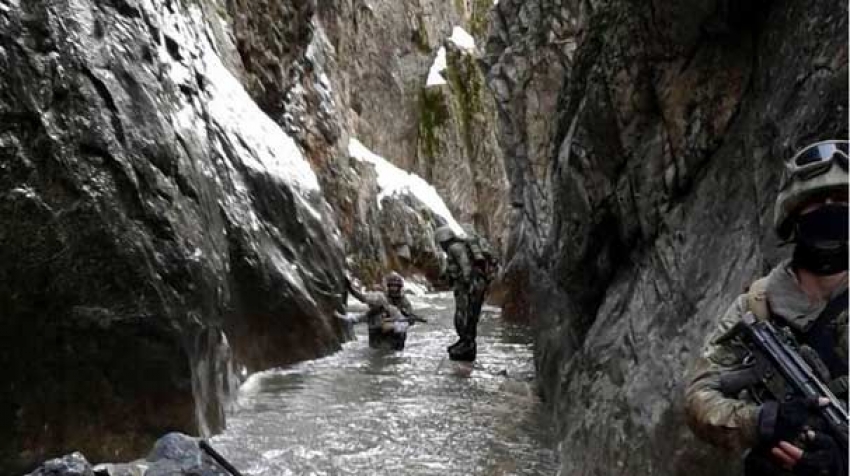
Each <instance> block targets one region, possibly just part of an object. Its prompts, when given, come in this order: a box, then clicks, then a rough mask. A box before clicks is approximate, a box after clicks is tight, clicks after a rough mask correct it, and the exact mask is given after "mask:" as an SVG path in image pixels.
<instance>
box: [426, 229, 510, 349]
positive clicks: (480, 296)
mask: <svg viewBox="0 0 850 476" xmlns="http://www.w3.org/2000/svg"><path fill="white" fill-rule="evenodd" d="M435 239H436V241H437V243H439V245H440V247H441V248H442V249H443V251H445V252H446V255H447V262H446V269H445V270H444V271H443V273H442V275H443V279H445V280H446V281H447V282H448V283H449V284H450V285H451V286H452V288H453V289H454V298H455V317H454V324H455V331H456V332H457V336H458V340H457V342H455V343H454V344H452V345H450V346H449V347H448V349H447V350H448V352H449V358H451V359H452V360H463V361H470V362H471V361H474V360H475V356H476V344H475V338H476V335H477V330H478V318H479V316H480V315H481V306H482V305H483V304H484V297H485V295H486V293H487V288H488V286H489V284H490V281H492V280H493V278H494V277H495V275H496V273H497V272H498V262H497V261H496V259H495V256H494V255H493V253H492V249H491V248H490V245H489V243H487V241H486V240H485V239H484V238H481V237H478V236H477V235H475V234H474V233H471V234H470V236H469V237H468V238H467V239H463V238H460V237H458V236H457V235H456V234H455V232H454V231H453V230H452V229H451V227H449V226H442V227H440V228H438V229H437V231H436V233H435Z"/></svg>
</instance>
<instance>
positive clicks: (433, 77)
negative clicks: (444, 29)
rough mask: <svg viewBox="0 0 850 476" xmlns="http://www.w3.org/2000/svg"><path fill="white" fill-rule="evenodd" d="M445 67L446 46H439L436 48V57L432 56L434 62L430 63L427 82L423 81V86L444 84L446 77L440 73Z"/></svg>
mask: <svg viewBox="0 0 850 476" xmlns="http://www.w3.org/2000/svg"><path fill="white" fill-rule="evenodd" d="M446 67H447V65H446V47H445V46H441V47H440V49H439V50H437V57H436V58H434V64H433V65H431V70H430V71H429V72H428V82H427V83H425V86H426V87H427V86H442V85H444V84H446V78H444V77H443V75H442V72H443V71H445V70H446Z"/></svg>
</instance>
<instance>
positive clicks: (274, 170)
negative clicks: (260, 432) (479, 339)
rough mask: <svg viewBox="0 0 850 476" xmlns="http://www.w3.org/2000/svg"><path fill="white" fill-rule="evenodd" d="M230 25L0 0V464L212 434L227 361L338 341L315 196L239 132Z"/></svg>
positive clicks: (335, 243) (111, 452)
mask: <svg viewBox="0 0 850 476" xmlns="http://www.w3.org/2000/svg"><path fill="white" fill-rule="evenodd" d="M187 8H191V9H195V8H198V9H200V10H199V12H200V15H197V16H194V17H193V16H190V15H189V14H188V11H187V10H186V9H187ZM246 13H247V12H246ZM222 19H223V20H225V21H224V22H222V21H220V20H222ZM254 19H256V17H254ZM231 20H232V19H231V18H228V16H227V15H226V14H225V12H222V11H220V10H219V9H216V8H215V7H214V6H211V5H210V4H208V3H207V2H203V1H202V2H192V5H191V6H189V5H186V4H185V2H184V3H175V2H163V1H154V2H144V3H143V4H142V3H139V2H115V1H107V0H84V1H78V2H71V3H69V2H63V1H54V0H35V1H29V0H27V1H26V2H21V1H18V0H6V1H3V2H0V90H2V91H3V93H0V124H2V125H0V151H2V153H0V155H2V157H3V159H2V160H0V309H2V310H3V311H2V312H3V315H4V318H5V320H4V322H5V323H6V329H5V331H4V332H3V333H0V364H2V365H3V368H4V369H6V370H7V375H6V378H5V379H4V384H3V385H4V387H3V390H2V391H0V472H3V473H4V474H9V473H12V474H14V473H20V472H21V471H23V470H24V469H25V468H28V467H32V465H33V464H34V463H36V462H37V461H40V460H43V459H45V458H46V457H47V455H52V454H62V453H64V452H67V451H70V450H76V449H79V450H80V451H82V452H83V453H85V454H86V455H88V456H89V457H90V458H92V459H94V460H98V461H102V460H107V459H131V458H133V457H136V456H138V455H139V454H141V452H143V451H146V450H147V449H148V448H149V447H150V444H151V443H152V442H153V441H154V440H155V438H157V437H158V436H160V434H162V433H163V432H165V431H167V430H171V429H177V430H180V431H183V432H186V433H194V434H199V433H207V432H212V431H216V430H218V429H220V428H222V425H223V423H224V421H223V418H224V407H225V404H226V402H227V399H228V395H227V389H229V388H232V386H233V385H234V384H236V383H237V382H236V381H235V379H234V378H233V376H232V372H231V369H232V368H233V367H234V365H235V363H238V364H239V365H240V366H244V367H246V368H247V369H248V370H249V371H255V370H260V369H264V368H268V367H270V366H278V365H283V364H286V363H289V362H293V361H296V360H301V359H305V358H310V357H315V356H318V355H322V354H325V353H328V352H331V351H333V350H335V349H338V348H339V344H340V342H341V335H340V333H341V329H340V326H339V325H338V323H337V322H336V319H335V318H334V317H333V312H334V310H335V309H337V308H338V307H339V306H340V304H341V299H340V296H341V292H342V289H343V285H342V272H343V268H344V254H343V244H342V242H341V240H340V237H339V233H338V230H337V227H336V225H335V220H334V219H333V216H332V210H331V208H330V207H329V205H328V204H327V202H326V200H325V199H324V198H323V196H322V194H321V191H320V190H318V189H317V187H312V186H311V185H310V184H309V180H308V179H305V178H304V176H309V175H310V173H308V172H309V171H307V170H304V169H306V168H308V166H307V165H303V163H302V162H297V163H300V164H302V165H303V166H295V165H292V164H293V163H290V162H287V161H288V160H289V158H290V156H297V155H300V152H298V151H297V149H296V148H295V147H294V145H293V146H292V147H289V146H287V145H285V144H288V142H286V141H285V140H283V139H281V138H280V137H278V140H277V141H272V142H271V145H270V144H269V143H266V141H267V140H268V139H270V138H271V137H270V135H272V134H270V133H265V134H264V135H263V136H262V138H261V139H262V140H260V139H258V138H257V137H256V134H257V132H258V131H259V130H260V129H259V128H264V129H263V131H265V132H267V131H268V130H269V129H268V128H269V127H270V126H269V124H268V123H267V122H266V123H259V124H258V123H252V125H251V127H250V128H248V127H241V126H243V125H244V121H247V120H250V119H251V118H252V117H256V114H255V112H256V111H255V110H253V109H250V108H251V107H253V106H251V105H250V101H249V100H248V97H247V96H246V95H244V94H243V93H242V92H241V91H240V90H239V88H238V86H235V85H237V84H238V83H237V82H236V79H235V78H239V77H243V76H244V75H246V74H247V73H246V71H245V70H242V69H240V68H241V67H242V66H243V65H244V61H243V60H244V59H245V58H244V57H241V58H240V57H239V56H238V55H237V53H238V48H236V47H235V46H234V44H233V43H231V38H233V35H232V31H231V30H230V29H229V27H228V26H227V25H228V24H229V23H228V22H229V21H231ZM249 20H250V19H249ZM230 24H232V23H230ZM236 46H238V45H236ZM305 48H306V45H305ZM293 54H295V53H293ZM226 66H229V67H231V68H233V69H232V70H230V71H228V70H226V69H225V67H226ZM250 72H252V74H253V73H256V71H255V70H253V69H251V70H250ZM256 74H258V75H259V73H256ZM252 84H253V83H252ZM268 100H269V101H273V100H274V98H273V97H270V98H269V99H268ZM245 108H248V109H245ZM261 143H262V144H261ZM270 146H271V147H274V150H275V153H274V155H272V154H269V153H267V152H266V151H267V150H269V147H270ZM278 165H279V166H278ZM299 168H300V169H301V176H300V177H301V178H299V179H295V178H293V177H291V176H288V175H287V174H289V173H290V172H292V171H294V170H298V169H299ZM225 334H226V337H225ZM154 408H155V409H156V411H152V410H151V409H154Z"/></svg>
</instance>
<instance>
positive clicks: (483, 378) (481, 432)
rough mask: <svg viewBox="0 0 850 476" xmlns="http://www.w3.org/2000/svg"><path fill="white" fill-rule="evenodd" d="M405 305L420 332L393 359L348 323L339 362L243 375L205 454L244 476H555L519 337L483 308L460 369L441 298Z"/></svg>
mask: <svg viewBox="0 0 850 476" xmlns="http://www.w3.org/2000/svg"><path fill="white" fill-rule="evenodd" d="M412 300H413V305H414V308H415V310H416V311H417V313H418V314H420V315H421V316H423V317H425V318H427V319H428V320H429V322H428V323H426V324H417V325H415V326H413V327H412V328H411V330H410V332H409V333H408V338H407V345H406V348H405V349H404V350H403V351H400V352H388V351H377V350H373V349H370V348H369V347H368V345H367V337H366V328H365V326H364V325H358V326H357V330H356V335H357V339H356V340H354V341H351V342H348V343H346V344H344V345H343V349H342V350H341V351H340V352H337V353H335V354H333V355H331V356H329V357H326V358H322V359H317V360H313V361H308V362H302V363H299V364H297V365H293V366H291V367H287V368H284V369H275V370H271V371H267V372H262V373H260V374H256V375H253V376H251V377H250V378H249V379H248V380H247V381H246V382H245V383H244V384H243V385H242V387H241V389H240V391H239V394H238V398H237V401H236V402H235V405H234V409H233V410H232V413H231V415H229V416H228V423H227V425H228V428H227V430H226V431H225V432H224V433H222V434H221V435H218V436H216V437H215V438H213V439H212V444H213V445H214V446H215V447H216V448H217V449H218V450H219V451H220V452H221V453H223V454H224V455H226V456H227V458H228V459H230V460H231V461H232V462H233V463H234V464H235V466H236V467H237V468H239V469H240V470H241V471H242V472H244V473H245V474H250V475H263V476H284V475H299V476H300V475H348V474H357V475H377V474H387V475H390V474H392V475H554V474H555V473H556V472H557V460H556V456H555V451H553V448H552V447H551V437H550V435H549V423H548V421H547V419H546V417H545V415H544V414H543V413H542V405H541V404H540V402H539V401H538V399H537V397H536V396H535V394H534V390H533V382H532V379H533V375H534V369H533V363H532V348H531V345H532V343H531V338H530V336H529V333H528V331H527V330H526V328H525V327H523V326H518V325H513V324H510V323H507V322H504V321H502V319H500V314H499V310H498V309H496V308H492V307H485V309H484V312H483V313H482V317H481V322H480V323H479V338H478V360H477V361H476V362H475V365H474V367H473V368H472V369H471V371H470V369H469V367H468V366H466V365H459V364H456V363H453V362H451V361H449V360H448V359H447V358H445V357H446V355H447V354H446V351H445V347H446V346H447V345H448V344H450V343H452V342H453V341H454V328H453V326H452V309H453V307H452V306H453V301H452V299H451V296H450V295H447V294H431V295H426V296H422V297H418V298H417V297H414V298H413V299H412ZM358 310H360V309H359V308H352V309H351V311H358Z"/></svg>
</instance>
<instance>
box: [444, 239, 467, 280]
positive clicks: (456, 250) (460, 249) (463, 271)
mask: <svg viewBox="0 0 850 476" xmlns="http://www.w3.org/2000/svg"><path fill="white" fill-rule="evenodd" d="M449 253H451V255H452V259H454V260H455V263H457V266H458V270H459V271H460V276H461V281H463V282H465V283H468V282H469V281H470V280H471V279H472V263H471V262H470V261H469V255H468V254H467V252H466V247H465V246H464V245H463V243H457V242H455V243H454V244H452V246H450V247H449Z"/></svg>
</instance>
